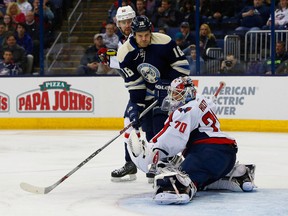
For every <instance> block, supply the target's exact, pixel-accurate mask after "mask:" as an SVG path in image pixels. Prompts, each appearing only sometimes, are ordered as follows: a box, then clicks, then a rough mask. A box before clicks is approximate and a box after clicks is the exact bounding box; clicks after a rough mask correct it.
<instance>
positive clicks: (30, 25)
mask: <svg viewBox="0 0 288 216" xmlns="http://www.w3.org/2000/svg"><path fill="white" fill-rule="evenodd" d="M25 19H26V21H25V24H26V31H27V33H28V34H29V35H30V36H31V38H32V40H33V41H35V40H37V41H39V39H40V38H39V37H40V35H39V34H40V33H39V24H38V23H37V22H36V21H35V16H34V12H33V11H29V12H28V13H27V14H26V16H25ZM33 43H34V42H33Z"/></svg>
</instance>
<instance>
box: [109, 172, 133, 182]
mask: <svg viewBox="0 0 288 216" xmlns="http://www.w3.org/2000/svg"><path fill="white" fill-rule="evenodd" d="M136 179H137V177H136V175H135V174H129V175H126V176H123V177H119V178H118V177H111V181H112V182H129V181H135V180H136Z"/></svg>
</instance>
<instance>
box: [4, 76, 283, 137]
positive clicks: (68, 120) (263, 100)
mask: <svg viewBox="0 0 288 216" xmlns="http://www.w3.org/2000/svg"><path fill="white" fill-rule="evenodd" d="M192 79H193V80H195V84H196V85H197V87H198V92H199V93H201V94H203V95H206V96H209V97H210V96H212V95H213V94H214V93H215V92H216V89H217V87H218V85H219V82H220V81H224V82H225V83H226V87H225V88H224V89H223V90H222V91H221V92H220V94H219V96H218V99H217V103H218V108H217V111H216V114H217V115H218V117H219V119H220V121H221V127H222V130H226V131H229V130H230V131H265V132H267V131H271V132H288V112H287V110H288V101H287V96H286V94H287V92H288V86H287V81H288V77H234V76H233V77H226V76H225V77H212V76H211V77H208V76H207V77H206V76H205V77H192ZM127 101H128V91H127V89H125V87H124V82H123V79H122V78H121V77H45V78H38V77H37V78H33V77H21V78H6V77H5V78H4V77H3V78H2V79H0V118H1V121H0V127H1V129H121V128H123V113H124V110H125V107H126V105H127Z"/></svg>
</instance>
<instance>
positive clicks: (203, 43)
mask: <svg viewBox="0 0 288 216" xmlns="http://www.w3.org/2000/svg"><path fill="white" fill-rule="evenodd" d="M199 46H200V52H201V57H202V58H203V59H204V61H206V60H207V59H209V57H208V56H207V55H206V51H207V49H208V48H210V47H217V43H216V38H215V36H214V34H213V33H212V31H211V29H210V27H209V25H208V24H202V25H201V26H200V44H199Z"/></svg>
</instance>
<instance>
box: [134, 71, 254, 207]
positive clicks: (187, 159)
mask: <svg viewBox="0 0 288 216" xmlns="http://www.w3.org/2000/svg"><path fill="white" fill-rule="evenodd" d="M167 98H168V106H163V107H168V109H169V111H170V113H171V114H170V115H169V117H168V118H167V120H166V122H165V126H164V127H163V129H162V130H161V131H160V132H159V133H158V134H157V135H156V136H154V137H153V139H152V140H151V141H150V143H147V142H146V141H145V140H140V141H139V138H138V136H137V135H136V133H135V132H133V131H132V132H131V135H130V136H131V137H130V138H129V139H130V140H129V147H130V148H129V151H130V153H131V157H132V160H133V161H134V163H135V164H136V165H137V167H138V168H140V169H141V170H142V171H144V172H146V173H147V172H148V165H149V164H151V163H157V175H156V176H155V181H154V188H155V189H156V191H155V196H154V201H156V202H157V203H159V204H172V203H173V204H181V203H188V202H189V201H190V200H191V199H192V198H193V196H194V195H195V193H196V191H197V190H204V189H227V190H232V191H252V190H253V188H254V187H255V186H254V183H253V181H254V171H255V165H244V164H237V163H236V165H235V162H236V154H237V144H236V141H235V139H234V138H232V137H230V136H228V135H227V134H225V133H223V132H222V131H221V130H220V122H219V121H218V118H217V117H216V115H215V109H216V104H215V103H214V101H213V100H211V99H208V98H205V97H204V96H202V95H199V94H196V89H195V87H194V84H193V81H192V80H191V78H190V77H188V76H187V77H179V78H176V79H175V80H174V81H173V82H172V83H171V85H170V87H169V90H168V97H167ZM165 102H166V100H165ZM163 104H165V103H163ZM179 154H182V155H181V157H180V156H179ZM169 157H171V158H172V157H174V159H171V158H170V159H169ZM167 158H168V159H167ZM176 159H177V160H176ZM165 160H166V161H165ZM163 161H164V162H163Z"/></svg>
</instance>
